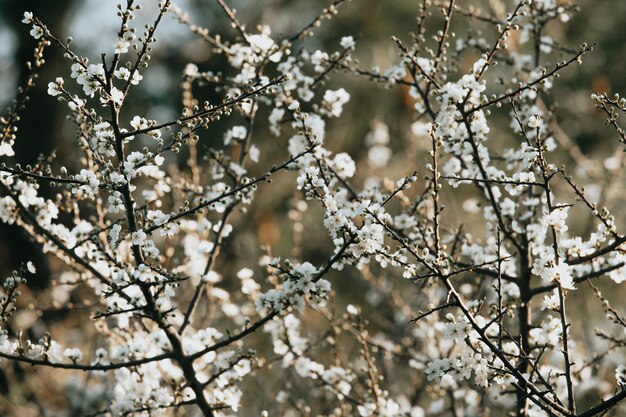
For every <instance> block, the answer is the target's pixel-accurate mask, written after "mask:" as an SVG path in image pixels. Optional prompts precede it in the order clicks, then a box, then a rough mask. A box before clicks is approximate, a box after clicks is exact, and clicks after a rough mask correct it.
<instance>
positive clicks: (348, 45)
mask: <svg viewBox="0 0 626 417" xmlns="http://www.w3.org/2000/svg"><path fill="white" fill-rule="evenodd" d="M339 44H340V45H341V47H342V48H343V49H354V45H355V43H354V38H353V37H352V36H344V37H343V38H341V42H339Z"/></svg>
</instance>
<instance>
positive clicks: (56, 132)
mask: <svg viewBox="0 0 626 417" xmlns="http://www.w3.org/2000/svg"><path fill="white" fill-rule="evenodd" d="M140 3H141V4H143V5H144V8H143V10H142V11H141V12H139V13H138V15H137V17H138V20H139V21H140V22H145V23H147V22H151V21H152V19H153V17H154V16H155V14H156V5H155V3H156V1H144V2H140ZM177 3H178V4H179V5H180V6H181V7H182V8H183V9H184V10H186V11H188V12H189V14H190V16H191V17H192V21H193V22H196V23H198V24H201V25H202V26H204V27H207V28H209V29H210V30H211V32H212V33H219V34H222V36H223V37H224V38H225V39H228V40H234V39H235V38H236V37H237V33H236V31H235V30H233V29H232V28H231V27H230V22H229V21H228V20H227V19H225V18H224V16H223V11H222V10H221V9H220V8H219V7H218V5H217V4H216V2H215V1H213V0H181V1H179V2H177ZM328 3H329V1H328V0H254V1H252V0H229V1H228V4H229V5H231V7H233V8H235V9H237V10H238V17H239V20H240V21H242V22H245V23H246V24H247V27H248V28H253V27H255V26H256V25H257V24H261V23H262V24H267V25H269V26H270V27H271V28H272V36H273V37H274V38H275V39H276V38H282V37H283V36H288V35H291V34H293V33H295V32H297V31H298V30H299V29H300V28H302V27H303V26H304V25H305V24H307V23H308V22H309V21H311V20H312V19H313V18H314V17H315V16H317V15H318V14H319V12H320V10H322V8H324V7H325V6H327V5H328ZM418 3H419V2H418V1H416V0H386V1H381V0H352V1H351V2H350V3H349V4H347V5H346V6H344V7H342V8H341V9H340V12H339V15H338V16H337V17H336V18H334V19H333V20H332V21H329V22H324V23H323V25H324V28H323V29H322V30H318V31H317V34H318V36H315V37H314V38H311V39H308V40H306V41H305V43H304V45H305V46H306V48H307V49H308V50H310V51H314V50H315V49H321V50H325V51H334V50H338V49H339V41H340V39H341V37H342V36H346V35H355V37H358V40H357V47H356V51H355V54H354V55H355V57H357V58H358V59H359V61H360V64H361V67H363V68H371V67H372V66H374V65H376V66H379V67H380V68H382V69H383V70H384V69H386V68H388V67H389V66H391V65H393V64H395V63H396V62H397V61H398V58H397V57H398V53H397V49H396V47H395V44H394V43H393V41H392V40H391V36H392V35H397V36H398V37H399V38H401V39H403V40H407V41H408V40H409V39H410V36H409V33H410V32H411V31H412V30H414V28H415V15H416V12H417V5H418ZM116 4H117V1H112V0H55V1H50V0H0V106H1V107H2V108H4V107H6V106H7V105H9V103H10V101H11V100H12V98H13V97H14V96H15V92H16V89H17V86H18V85H20V83H21V82H22V81H23V80H24V78H25V77H26V71H25V65H24V63H25V62H26V61H27V60H29V59H31V58H32V51H33V48H34V46H35V40H34V39H33V38H32V37H31V36H29V33H28V32H29V30H30V28H29V27H28V26H26V25H23V24H22V23H21V20H22V15H23V12H24V11H26V10H28V11H32V12H33V13H34V14H35V16H37V17H38V18H39V19H41V21H43V22H44V23H46V24H47V25H48V27H49V29H50V30H51V31H52V32H53V33H55V34H57V36H58V37H60V38H64V37H66V36H72V37H73V39H74V49H75V51H76V52H78V53H79V54H82V55H85V56H88V57H89V58H90V59H91V60H92V61H99V59H100V58H99V57H100V54H101V53H103V52H104V53H107V54H109V55H110V54H111V53H112V50H113V47H112V41H113V40H114V39H115V38H116V35H115V34H116V32H117V29H118V26H119V20H118V18H117V17H116V14H115V12H116ZM458 4H459V5H460V6H461V7H468V6H473V7H476V8H477V9H481V10H482V11H483V12H484V13H485V14H489V15H492V16H499V17H503V13H505V12H506V11H508V10H510V7H511V4H512V2H511V1H508V0H507V1H505V0H472V1H459V2H458ZM559 4H563V5H569V4H571V1H569V0H567V1H559ZM577 4H578V5H579V7H580V10H579V11H578V12H577V13H575V14H573V15H572V17H571V20H570V21H569V22H567V23H562V22H558V21H556V22H552V23H550V25H548V27H546V30H545V33H546V34H547V35H550V36H551V37H552V38H554V39H555V40H557V41H558V42H559V43H560V44H561V45H563V46H565V47H570V48H573V49H577V48H578V45H579V44H581V43H583V42H587V43H597V47H596V48H595V50H594V51H593V52H592V53H591V54H589V55H587V56H586V57H585V59H584V63H583V65H582V66H573V67H571V68H568V69H567V70H565V71H564V72H563V75H562V77H561V78H560V79H559V80H558V81H557V82H556V85H555V87H554V90H553V97H552V98H551V100H553V101H554V102H557V103H558V107H556V108H555V111H556V115H557V121H558V127H559V135H558V136H559V137H558V138H557V140H558V141H559V142H561V144H564V145H566V146H569V147H570V149H569V152H563V153H562V154H560V155H558V158H559V162H561V163H567V164H568V166H571V167H572V168H571V170H575V169H578V170H581V169H582V170H584V169H585V166H586V162H588V161H591V160H593V161H596V162H597V161H600V162H602V161H605V162H606V161H607V160H609V161H610V160H611V158H614V155H615V152H616V151H618V152H619V151H620V150H619V146H620V145H619V144H618V141H617V137H616V135H615V133H614V130H612V128H610V127H606V126H604V125H603V121H604V117H603V114H602V113H600V112H598V111H596V110H594V108H593V104H592V102H591V100H590V98H589V97H590V95H591V93H592V92H593V91H599V92H609V93H611V92H624V93H626V77H625V76H624V75H625V74H626V59H624V56H626V42H624V39H625V36H626V30H625V29H624V28H626V1H621V0H579V1H577ZM433 21H434V22H435V23H436V22H437V21H436V19H434V20H433ZM140 22H137V23H135V26H136V27H139V28H141V26H142V25H141V24H140ZM438 27H439V25H438V24H436V25H433V27H432V28H431V29H435V30H436V29H437V28H438ZM452 29H453V31H454V32H456V34H457V35H458V36H459V37H464V36H466V34H467V32H468V31H469V30H471V31H473V32H477V31H484V33H485V36H486V37H487V38H488V39H492V37H493V28H492V27H491V26H490V25H486V24H481V23H480V22H472V23H471V25H468V21H467V20H466V19H457V20H454V21H453V26H452ZM430 33H434V32H432V31H431V32H430ZM156 37H157V39H158V42H157V43H156V46H155V48H154V51H153V53H152V54H151V55H152V60H151V63H150V67H149V68H148V69H147V70H146V71H144V73H143V75H144V82H143V83H141V84H140V86H139V87H138V88H136V89H135V90H134V94H133V96H132V98H131V100H130V101H128V102H127V103H125V106H128V107H129V108H130V109H131V110H130V113H132V111H133V110H136V113H132V114H142V115H144V116H145V117H148V118H152V119H156V120H159V121H166V120H171V119H174V118H176V117H177V115H178V114H179V112H180V108H181V99H182V97H181V90H180V81H181V79H182V78H181V73H182V71H183V69H184V67H185V66H186V64H187V63H190V62H192V63H195V64H197V65H198V66H199V67H200V69H201V70H212V71H214V72H218V71H221V70H224V71H226V70H227V62H226V61H225V60H224V59H223V57H220V56H216V55H214V54H212V53H211V51H210V49H209V48H208V47H207V45H206V44H205V43H203V42H202V41H201V40H199V39H198V37H197V36H195V35H193V34H192V33H190V31H189V30H188V28H187V27H186V26H183V25H181V24H180V23H178V22H177V21H175V20H174V19H173V18H171V17H168V18H166V19H165V21H164V23H163V25H162V26H161V27H160V28H159V30H158V32H157V35H156ZM566 56H568V55H567V54H565V55H563V54H562V53H561V52H557V51H554V52H552V53H551V54H548V55H544V57H543V58H542V59H543V62H542V63H544V64H545V63H548V62H555V61H556V60H557V59H563V57H566ZM478 57H479V53H478V52H477V53H476V55H475V56H474V57H466V61H467V62H465V60H464V61H463V62H461V66H463V65H465V64H466V65H467V67H469V66H471V64H472V63H473V62H474V61H475V60H476V59H477V58H478ZM45 59H46V62H47V63H46V66H45V67H44V70H43V71H42V72H41V75H40V78H39V80H38V82H37V85H36V87H35V88H34V89H33V90H32V91H31V94H30V96H31V100H30V103H29V105H28V106H27V107H26V109H25V111H24V112H23V113H22V120H21V122H20V124H19V134H18V140H17V142H16V146H15V150H16V156H15V160H16V161H17V162H20V163H22V164H29V163H34V162H35V161H36V160H37V158H38V156H39V155H40V154H43V155H50V154H51V153H52V152H56V154H57V157H58V162H57V165H58V166H67V167H68V169H69V170H70V172H71V171H72V169H71V167H72V166H75V165H76V155H75V152H76V151H75V149H76V140H75V139H76V138H75V134H74V131H73V126H72V124H71V123H69V122H67V120H66V119H65V116H66V107H65V106H64V105H60V104H59V103H57V101H56V100H55V99H54V98H53V97H50V96H48V94H47V93H46V89H47V84H48V82H50V81H52V80H54V78H56V77H57V76H63V77H64V78H65V79H66V80H67V79H68V78H69V63H68V61H67V60H65V59H64V58H63V56H62V53H61V52H59V51H58V50H56V49H55V48H53V47H51V48H48V49H47V50H46V52H45ZM72 84H73V83H72ZM328 86H329V88H338V86H342V87H344V88H345V89H346V90H347V91H348V92H349V93H350V95H351V101H350V102H349V103H348V104H347V105H346V106H345V107H344V112H343V115H342V117H341V118H339V119H334V120H333V121H332V122H330V124H329V125H328V126H327V139H326V146H327V147H328V148H329V149H331V150H333V151H336V152H348V153H349V154H350V155H351V156H352V157H353V158H354V160H355V161H357V166H358V169H357V172H358V173H359V174H358V177H357V179H356V180H355V183H357V184H359V183H360V184H362V183H363V181H365V179H366V178H368V177H370V176H374V175H378V176H382V177H386V178H391V179H394V180H395V179H397V178H399V177H401V176H404V175H407V174H409V173H410V172H412V171H413V170H422V169H423V166H424V163H423V161H425V152H423V151H424V150H425V149H428V148H429V147H430V142H429V141H425V142H423V143H422V142H420V141H416V140H415V136H414V135H413V134H412V132H411V124H412V123H413V122H414V121H415V117H416V115H415V112H414V110H413V103H412V100H411V98H410V97H409V95H408V92H407V91H405V90H403V89H401V88H393V89H386V88H384V86H383V85H381V84H376V83H373V82H369V81H368V80H367V79H358V78H355V77H354V76H351V75H346V74H342V73H339V74H335V75H333V76H332V77H331V80H330V81H329V82H328ZM206 94H207V96H206V99H209V100H211V99H217V98H218V97H221V96H220V95H219V94H216V93H215V92H214V91H210V90H207V91H206ZM552 104H553V103H552V102H549V103H547V105H552ZM507 114H508V112H506V111H502V112H501V114H498V113H496V114H494V116H493V120H494V123H495V126H494V127H492V131H493V134H492V137H493V140H496V141H497V140H500V139H501V140H502V141H503V142H507V141H510V140H512V139H511V130H510V128H509V120H508V116H507ZM266 116H267V115H265V117H261V118H260V120H266V119H267V118H266ZM233 124H236V123H235V122H233V121H221V122H219V123H217V124H216V125H215V130H214V131H212V132H215V133H211V135H213V136H214V139H215V141H216V142H221V138H222V135H223V132H224V131H225V130H226V128H227V126H232V125H233ZM382 125H385V126H386V128H387V129H388V134H389V139H390V142H389V146H390V147H391V148H392V149H393V150H394V151H398V150H402V151H401V152H397V153H394V154H393V156H392V159H391V160H390V162H389V164H388V165H387V167H386V168H385V170H384V173H381V172H380V171H379V170H378V169H376V168H375V167H373V166H372V165H371V164H368V161H367V151H368V149H367V147H366V146H364V141H365V138H366V136H367V135H368V133H369V132H370V131H371V130H372V129H374V128H376V126H378V127H379V128H380V126H382ZM257 129H258V130H259V132H258V138H257V142H256V143H257V145H258V146H259V147H260V148H261V150H262V152H263V153H264V154H268V155H272V154H273V153H272V152H274V151H276V152H279V151H280V152H279V153H278V154H279V155H280V156H279V157H277V159H276V160H275V161H273V162H279V161H281V160H282V159H281V158H283V156H284V149H285V140H286V139H285V138H281V139H280V140H279V139H277V138H274V137H273V136H271V135H270V134H269V133H268V129H267V126H265V125H264V124H263V123H258V124H257ZM383 130H384V129H383ZM208 140H209V141H210V140H212V138H211V136H209V137H208ZM184 162H185V157H184V156H183V157H181V158H179V160H178V162H177V163H179V164H184ZM174 163H176V162H174ZM600 165H601V166H600V168H598V166H597V164H596V165H594V168H593V169H594V170H595V171H596V172H594V175H595V176H594V177H593V178H592V177H591V176H587V177H585V173H584V172H577V173H578V174H582V176H583V183H584V184H585V185H586V186H587V191H588V192H589V193H594V192H595V193H596V195H599V194H600V192H601V190H602V187H603V186H604V185H606V184H609V183H611V181H613V182H614V180H615V178H614V176H613V171H615V170H613V171H612V170H609V169H603V166H604V165H607V164H606V163H605V164H604V165H603V164H602V163H601V164H600ZM609 165H610V164H609ZM421 173H422V174H423V171H422V172H421ZM584 178H586V180H585V179H584ZM293 179H294V178H293V176H291V174H285V175H281V176H279V177H277V178H276V179H275V181H276V182H277V183H278V185H275V186H273V187H272V192H271V194H269V193H266V192H264V191H263V188H261V189H260V190H259V192H257V194H256V196H255V203H254V204H253V206H252V207H251V208H250V209H249V211H248V213H247V214H246V215H245V216H237V218H236V219H235V220H234V222H235V229H236V230H237V231H238V232H237V233H236V234H233V236H232V237H231V238H229V239H227V241H226V243H225V246H224V248H223V251H222V255H221V260H220V262H221V263H222V264H223V267H224V269H225V270H226V271H236V270H238V269H239V268H241V267H244V266H249V265H250V264H254V263H255V262H256V259H257V258H258V256H260V255H261V254H262V251H261V249H260V247H261V245H271V246H272V247H273V251H274V253H275V254H276V255H280V256H283V257H288V256H290V255H294V256H298V257H301V258H302V259H304V260H309V261H311V262H312V263H316V261H319V262H324V261H325V260H326V259H327V257H328V248H329V239H328V237H327V233H326V231H325V230H324V229H323V228H322V227H321V226H320V225H319V224H320V223H319V212H318V211H315V210H310V211H308V212H306V213H305V215H304V218H303V219H302V222H303V224H304V231H305V232H304V233H305V236H304V239H303V245H302V248H301V249H299V252H300V253H297V254H294V253H293V241H294V236H293V227H292V220H293V218H294V216H296V217H297V215H296V214H294V210H293V208H294V206H295V205H296V202H297V201H298V200H299V199H301V197H299V194H300V192H298V191H296V190H295V187H294V186H293V185H292V184H293ZM280 184H283V185H285V186H284V187H281V186H280ZM625 196H626V193H624V192H623V190H622V187H621V186H620V183H619V182H618V183H617V188H616V189H615V190H614V192H613V193H611V194H610V196H609V197H610V198H609V197H607V199H606V202H607V204H608V205H609V207H619V206H620V204H623V203H624V202H625V201H624V198H625ZM444 198H445V199H446V204H447V205H448V209H447V210H448V211H447V213H448V216H449V218H450V219H454V220H453V221H451V225H453V226H455V227H456V226H458V222H459V221H460V220H459V219H463V220H465V221H467V222H468V223H472V222H471V220H472V217H471V216H470V218H469V219H468V218H467V216H468V214H467V213H465V212H464V211H463V209H462V205H463V203H464V201H465V199H464V198H460V197H459V195H458V194H455V196H454V197H451V196H444ZM475 216H476V217H475V220H480V218H481V215H480V214H476V215H475ZM581 216H583V215H582V214H581ZM616 216H617V217H618V224H620V223H619V220H620V219H622V220H624V218H626V213H624V212H623V211H617V212H616ZM581 220H582V221H580V222H577V223H576V226H574V227H573V231H574V232H576V231H578V232H587V231H588V228H589V226H590V223H589V218H588V217H581ZM475 224H480V221H478V222H475ZM474 227H475V226H474ZM471 228H472V226H471V224H470V226H469V230H470V231H471ZM577 228H578V229H577ZM242 253H243V254H246V256H245V257H241V256H238V254H242ZM26 261H33V262H34V263H35V264H36V266H37V271H38V272H37V276H36V277H35V279H33V280H32V281H31V282H29V287H31V288H33V289H35V290H38V289H45V288H47V287H48V286H49V285H50V279H51V277H54V276H55V274H58V273H60V272H62V269H63V268H62V266H61V265H58V264H54V263H53V262H54V261H51V260H50V259H48V258H46V257H44V256H43V255H42V254H41V252H40V250H39V247H38V245H36V244H34V243H32V242H31V241H30V239H29V238H28V237H27V236H26V235H25V234H24V233H23V232H21V231H20V230H18V229H17V228H16V227H12V226H6V225H0V276H5V275H7V274H8V273H10V271H12V270H13V269H15V268H17V267H19V265H21V264H22V263H24V262H26ZM219 268H221V266H220V267H219ZM219 268H218V269H219ZM341 274H342V275H343V276H342V279H341V280H337V281H336V282H334V284H333V285H336V286H335V287H334V288H335V289H337V291H338V292H340V293H342V294H344V298H345V299H342V300H340V304H343V305H345V304H347V303H348V302H350V301H351V298H352V297H353V294H356V293H358V291H359V290H360V289H365V288H361V287H363V286H364V284H362V283H361V281H360V280H358V279H356V276H357V275H358V274H357V273H355V272H354V271H343V272H342V273H341ZM353 274H354V276H352V275H353ZM355 285H356V286H355ZM342 289H343V290H344V291H342ZM582 301H583V300H581V308H583V310H581V311H585V310H584V308H585V304H584V302H582ZM600 312H601V310H600ZM575 330H576V331H578V332H586V331H590V330H589V329H588V328H580V329H575ZM0 392H2V378H0Z"/></svg>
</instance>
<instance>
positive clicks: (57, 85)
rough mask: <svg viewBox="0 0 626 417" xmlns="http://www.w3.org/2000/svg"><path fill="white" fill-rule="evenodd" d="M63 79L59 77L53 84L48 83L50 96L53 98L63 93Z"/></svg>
mask: <svg viewBox="0 0 626 417" xmlns="http://www.w3.org/2000/svg"><path fill="white" fill-rule="evenodd" d="M62 89H63V78H61V77H57V79H56V80H55V81H53V82H50V83H48V94H49V95H51V96H52V97H55V96H58V95H59V94H62V93H63V90H62Z"/></svg>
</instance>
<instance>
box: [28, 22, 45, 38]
mask: <svg viewBox="0 0 626 417" xmlns="http://www.w3.org/2000/svg"><path fill="white" fill-rule="evenodd" d="M43 35H44V31H43V28H42V27H41V26H37V25H34V26H33V28H32V29H31V30H30V36H32V37H33V38H35V39H39V38H41V37H42V36H43Z"/></svg>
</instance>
